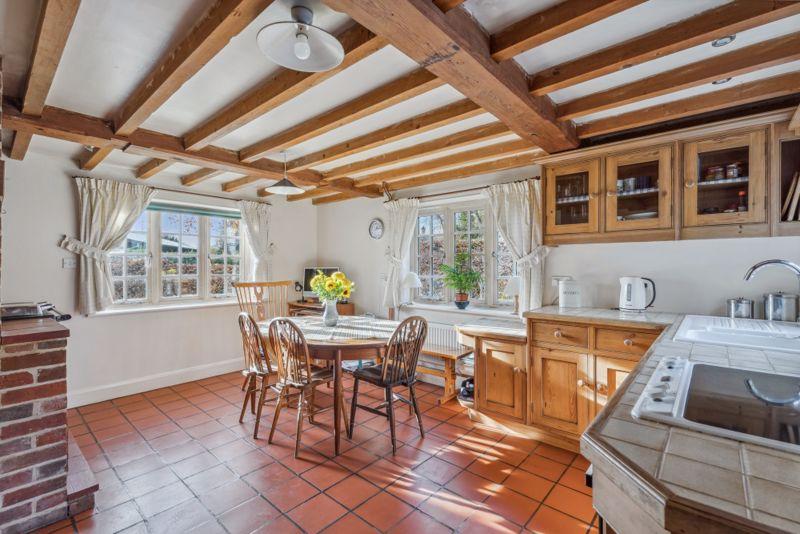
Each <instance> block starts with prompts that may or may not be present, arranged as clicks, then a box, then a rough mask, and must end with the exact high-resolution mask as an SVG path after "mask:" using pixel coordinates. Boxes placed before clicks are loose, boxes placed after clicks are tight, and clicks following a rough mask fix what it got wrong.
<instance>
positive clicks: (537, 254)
mask: <svg viewBox="0 0 800 534" xmlns="http://www.w3.org/2000/svg"><path fill="white" fill-rule="evenodd" d="M549 253H550V248H549V247H546V246H544V245H539V246H538V247H536V248H535V249H533V251H532V252H531V253H530V254H525V255H524V256H522V257H521V258H518V259H517V265H538V264H539V263H541V262H542V261H543V260H544V258H545V256H547V255H548V254H549Z"/></svg>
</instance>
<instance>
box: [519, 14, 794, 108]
mask: <svg viewBox="0 0 800 534" xmlns="http://www.w3.org/2000/svg"><path fill="white" fill-rule="evenodd" d="M798 13H800V2H794V1H788V0H783V1H781V0H775V1H765V2H753V1H751V0H736V1H734V2H732V3H730V4H725V5H723V6H721V7H718V8H716V9H711V10H708V11H705V12H703V13H700V14H699V15H696V16H694V17H692V18H689V19H686V20H683V21H680V22H677V23H675V24H673V25H671V26H667V27H665V28H659V29H657V30H654V31H652V32H650V33H647V34H645V35H642V36H640V37H636V38H634V39H631V40H628V41H625V42H623V43H619V44H616V45H614V46H611V47H609V48H605V49H603V50H599V51H597V52H594V53H592V54H589V55H587V56H583V57H579V58H576V59H574V60H572V61H569V62H566V63H562V64H560V65H556V66H554V67H550V68H548V69H546V70H544V71H542V72H539V73H537V74H534V75H533V76H531V83H530V88H531V92H532V93H533V94H535V95H545V94H547V93H551V92H553V91H557V90H559V89H563V88H564V87H569V86H572V85H576V84H579V83H581V82H585V81H587V80H590V79H592V78H597V77H599V76H603V75H606V74H609V73H612V72H615V71H618V70H621V69H624V68H627V67H630V66H633V65H638V64H640V63H644V62H645V61H651V60H653V59H657V58H659V57H663V56H666V55H669V54H674V53H675V52H679V51H681V50H686V49H688V48H691V47H693V46H697V45H700V44H705V43H710V42H711V41H713V40H714V39H719V38H720V37H724V36H726V35H730V34H736V33H738V32H741V31H744V30H747V29H750V28H754V27H756V26H760V25H762V24H767V23H769V22H772V21H775V20H779V19H782V18H785V17H788V16H791V15H796V14H798Z"/></svg>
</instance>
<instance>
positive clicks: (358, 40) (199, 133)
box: [183, 24, 386, 150]
mask: <svg viewBox="0 0 800 534" xmlns="http://www.w3.org/2000/svg"><path fill="white" fill-rule="evenodd" d="M338 38H339V40H340V42H341V43H342V47H343V48H344V52H345V54H344V60H343V61H342V63H341V64H339V65H338V66H337V67H334V68H333V69H330V70H327V71H325V72H300V71H296V70H291V69H278V71H277V72H275V73H273V74H271V75H270V76H269V78H267V79H266V80H264V81H263V82H261V83H259V84H258V85H257V86H256V87H254V88H253V89H251V90H250V91H249V92H247V93H245V94H244V95H242V96H241V97H240V98H237V99H236V100H235V101H234V102H232V103H231V104H229V105H228V106H226V107H225V108H223V109H222V110H221V111H219V112H218V113H216V114H215V115H214V116H212V117H211V118H210V119H208V120H207V121H205V122H204V123H203V124H201V125H200V126H198V127H197V128H194V129H193V130H192V131H190V132H189V133H187V134H186V135H185V136H184V137H183V143H184V145H185V146H186V148H188V149H190V150H197V149H199V148H203V147H204V146H206V145H208V144H209V143H211V142H212V141H214V140H215V139H219V138H220V137H223V136H225V135H227V134H229V133H231V132H233V131H234V130H236V129H238V128H241V127H242V126H244V125H245V124H247V123H248V122H250V121H252V120H254V119H257V118H258V117H260V116H262V115H264V114H265V113H267V112H268V111H270V110H271V109H274V108H276V107H278V106H280V105H281V104H284V103H286V102H288V101H289V100H291V99H293V98H296V97H297V96H299V95H301V94H302V93H303V92H305V91H308V90H309V89H311V88H312V87H314V86H316V85H318V84H320V83H322V82H323V81H325V80H327V79H328V78H330V77H331V76H333V75H334V74H336V73H338V72H341V71H342V70H344V69H346V68H348V67H349V66H351V65H353V64H355V63H356V62H358V61H361V60H362V59H364V58H366V57H368V56H370V55H372V54H374V53H375V52H377V51H378V50H380V49H381V48H383V47H384V46H386V41H384V40H383V39H380V38H378V37H375V35H374V34H373V33H372V32H370V31H369V30H368V29H366V28H364V27H363V26H361V25H358V24H356V25H354V26H351V27H350V28H348V29H347V30H345V31H344V32H342V33H341V34H339V35H338Z"/></svg>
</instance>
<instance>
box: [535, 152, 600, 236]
mask: <svg viewBox="0 0 800 534" xmlns="http://www.w3.org/2000/svg"><path fill="white" fill-rule="evenodd" d="M545 180H546V183H545V190H546V198H545V204H546V210H545V211H546V223H545V232H546V233H547V234H551V235H556V234H580V233H591V232H597V231H598V230H599V228H600V210H599V207H600V206H599V200H598V199H599V195H600V160H599V159H591V160H588V161H582V162H579V163H572V164H569V165H560V166H557V167H548V168H547V169H546V173H545Z"/></svg>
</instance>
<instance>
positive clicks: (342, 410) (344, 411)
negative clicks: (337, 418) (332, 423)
mask: <svg viewBox="0 0 800 534" xmlns="http://www.w3.org/2000/svg"><path fill="white" fill-rule="evenodd" d="M339 395H340V398H341V399H342V402H341V403H340V404H339V408H340V411H341V412H342V413H341V417H342V420H343V421H344V427H345V429H348V428H350V422H349V421H348V419H347V408H345V407H344V385H342V387H341V389H339ZM348 437H350V436H349V435H348Z"/></svg>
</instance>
